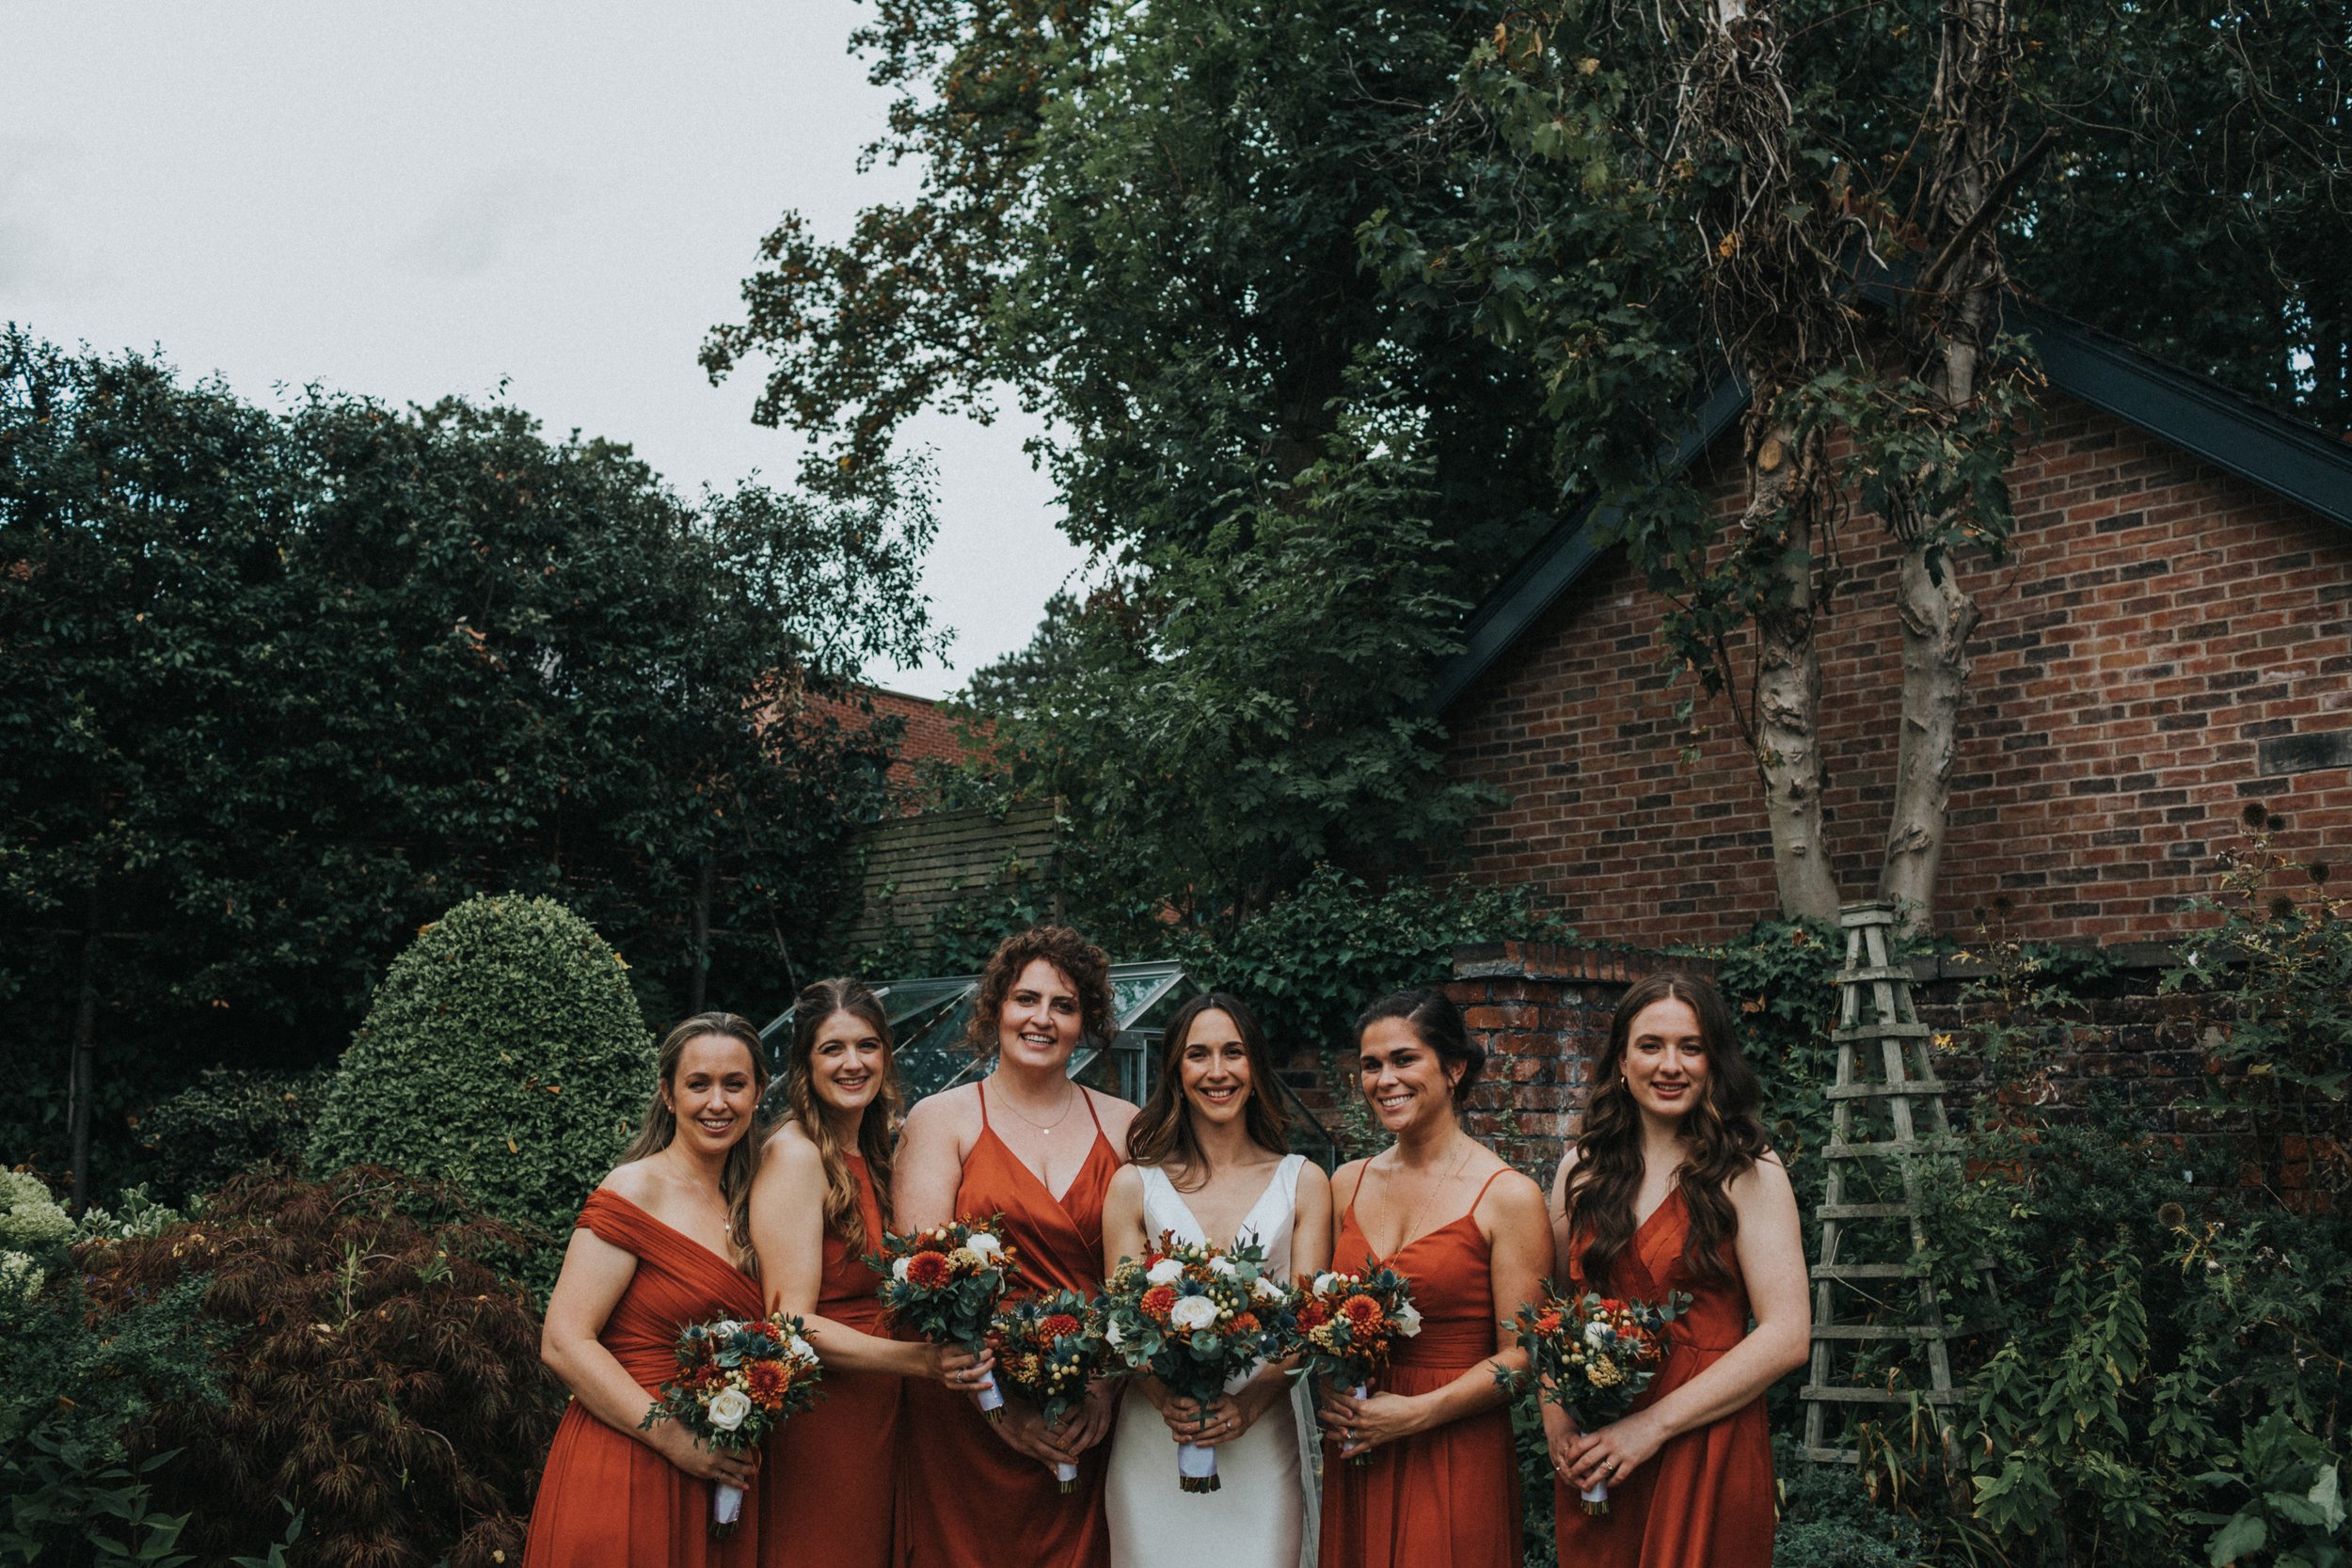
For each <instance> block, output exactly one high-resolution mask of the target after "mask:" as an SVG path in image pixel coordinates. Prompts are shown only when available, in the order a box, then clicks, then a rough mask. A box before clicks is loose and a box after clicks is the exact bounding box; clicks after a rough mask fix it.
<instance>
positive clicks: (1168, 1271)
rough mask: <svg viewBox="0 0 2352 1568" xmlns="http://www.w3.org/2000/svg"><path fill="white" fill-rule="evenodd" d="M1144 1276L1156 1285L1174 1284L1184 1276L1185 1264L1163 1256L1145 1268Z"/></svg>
mask: <svg viewBox="0 0 2352 1568" xmlns="http://www.w3.org/2000/svg"><path fill="white" fill-rule="evenodd" d="M1143 1277H1144V1278H1146V1279H1148V1280H1150V1281H1151V1282H1152V1284H1154V1285H1173V1284H1175V1283H1176V1282H1177V1281H1178V1280H1180V1279H1182V1278H1184V1264H1182V1263H1179V1262H1178V1261H1177V1260H1176V1259H1173V1258H1163V1259H1160V1260H1159V1261H1158V1262H1156V1263H1154V1264H1152V1266H1151V1267H1150V1268H1148V1269H1146V1270H1144V1271H1143Z"/></svg>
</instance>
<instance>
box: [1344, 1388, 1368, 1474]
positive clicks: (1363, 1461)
mask: <svg viewBox="0 0 2352 1568" xmlns="http://www.w3.org/2000/svg"><path fill="white" fill-rule="evenodd" d="M1348 1392H1349V1393H1351V1394H1353V1395H1355V1396H1356V1397H1357V1398H1358V1399H1359V1400H1368V1399H1370V1398H1372V1385H1371V1384H1369V1383H1359V1384H1358V1385H1356V1386H1355V1387H1353V1388H1350V1389H1349V1390H1348ZM1347 1462H1348V1463H1349V1464H1350V1465H1355V1466H1356V1468H1358V1469H1359V1470H1360V1469H1362V1468H1364V1467H1365V1466H1366V1465H1370V1464H1371V1463H1372V1455H1370V1454H1368V1453H1359V1454H1352V1455H1350V1456H1349V1458H1348V1461H1347Z"/></svg>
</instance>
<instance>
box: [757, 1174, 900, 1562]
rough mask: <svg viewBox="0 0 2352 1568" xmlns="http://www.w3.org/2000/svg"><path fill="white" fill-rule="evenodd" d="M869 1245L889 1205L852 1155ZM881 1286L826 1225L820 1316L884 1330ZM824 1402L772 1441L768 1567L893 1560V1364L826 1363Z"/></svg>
mask: <svg viewBox="0 0 2352 1568" xmlns="http://www.w3.org/2000/svg"><path fill="white" fill-rule="evenodd" d="M849 1160H850V1175H851V1176H853V1177H855V1178H856V1180H857V1211H858V1216H859V1217H860V1218H861V1219H863V1220H864V1221H865V1222H866V1237H867V1243H866V1244H867V1246H868V1247H869V1248H876V1249H879V1248H880V1247H881V1245H882V1204H881V1203H880V1201H879V1200H877V1198H876V1197H875V1196H874V1183H873V1180H872V1178H870V1177H869V1176H867V1175H866V1162H865V1161H864V1160H862V1159H860V1158H858V1156H856V1155H854V1154H852V1155H850V1157H849ZM879 1284H880V1280H879V1279H878V1278H877V1277H876V1275H875V1274H874V1271H873V1270H871V1269H869V1268H867V1267H866V1264H865V1262H864V1261H863V1260H862V1259H861V1257H860V1255H859V1251H858V1249H857V1248H855V1247H852V1246H851V1245H850V1243H848V1242H846V1241H844V1240H842V1239H841V1238H840V1237H839V1236H836V1235H834V1233H833V1232H832V1231H830V1230H828V1231H826V1232H825V1254H824V1268H823V1273H822V1274H821V1275H819V1277H818V1286H817V1315H818V1317H820V1318H830V1319H832V1320H833V1321H834V1323H842V1324H844V1325H846V1326H848V1327H850V1328H854V1329H856V1330H858V1331H859V1332H860V1333H864V1334H872V1335H876V1336H881V1337H887V1336H886V1331H885V1330H884V1329H883V1328H882V1301H881V1298H880V1297H878V1296H877V1295H876V1294H875V1290H876V1288H877V1286H878V1285H879ZM904 1389H905V1385H904V1383H903V1382H902V1381H901V1380H900V1379H898V1378H897V1377H893V1376H892V1375H890V1374H889V1373H887V1372H845V1371H840V1370H835V1369H834V1368H831V1367H828V1368H826V1369H825V1378H824V1381H823V1382H822V1383H820V1384H818V1390H819V1392H818V1399H817V1403H816V1404H815V1405H814V1406H813V1407H811V1408H810V1409H807V1410H803V1411H802V1412H801V1413H800V1414H799V1415H798V1416H795V1417H793V1418H791V1419H790V1420H788V1421H787V1422H785V1423H784V1426H783V1428H782V1429H781V1430H779V1431H778V1432H777V1433H776V1434H775V1435H774V1436H772V1437H771V1438H770V1439H769V1440H768V1458H767V1460H766V1462H765V1465H763V1467H762V1468H761V1470H760V1475H759V1514H760V1526H759V1539H760V1542H761V1552H760V1562H761V1564H762V1568H779V1565H781V1568H890V1562H891V1558H892V1554H893V1552H894V1551H895V1549H896V1546H895V1541H896V1537H895V1534H894V1526H895V1517H894V1515H895V1512H896V1510H897V1507H898V1408H899V1401H900V1398H901V1396H902V1394H903V1393H904Z"/></svg>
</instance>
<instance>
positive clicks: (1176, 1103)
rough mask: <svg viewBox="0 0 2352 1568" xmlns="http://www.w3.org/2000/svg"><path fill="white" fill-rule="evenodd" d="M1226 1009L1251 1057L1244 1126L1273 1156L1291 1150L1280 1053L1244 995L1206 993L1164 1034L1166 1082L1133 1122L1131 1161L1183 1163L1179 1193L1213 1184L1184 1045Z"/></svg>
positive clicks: (1129, 1145) (1163, 1072)
mask: <svg viewBox="0 0 2352 1568" xmlns="http://www.w3.org/2000/svg"><path fill="white" fill-rule="evenodd" d="M1208 1012H1220V1013H1223V1014H1224V1015H1225V1016H1226V1017H1228V1018H1230V1019H1232V1021H1233V1028H1234V1030H1235V1032H1236V1033H1238V1034H1239V1035H1240V1036H1241V1048H1242V1052H1243V1053H1244V1054H1245V1055H1247V1056H1248V1058H1249V1101H1248V1104H1246V1105H1244V1106H1243V1107H1242V1125H1243V1126H1244V1127H1246V1128H1248V1130H1249V1141H1250V1142H1251V1143H1254V1144H1256V1145H1257V1146H1258V1147H1259V1148H1263V1149H1264V1150H1265V1151H1266V1152H1267V1153H1269V1154H1287V1153H1289V1152H1290V1147H1291V1143H1290V1135H1289V1133H1288V1132H1286V1131H1285V1130H1284V1125H1283V1123H1284V1117H1283V1116H1282V1107H1281V1104H1280V1102H1279V1101H1277V1100H1276V1099H1275V1098H1274V1095H1273V1094H1272V1092H1271V1090H1272V1087H1273V1084H1274V1073H1275V1067H1274V1057H1273V1054H1272V1053H1270V1052H1268V1051H1267V1050H1266V1043H1265V1034H1264V1032H1263V1031H1262V1030H1261V1029H1260V1028H1259V1027H1258V1021H1257V1020H1256V1019H1255V1018H1252V1017H1251V1016H1250V1013H1249V1009H1248V1007H1245V1006H1242V1004H1241V999H1240V998H1239V997H1236V996H1232V995H1229V994H1227V993H1226V992H1224V991H1221V990H1212V991H1203V992H1202V993H1201V994H1200V995H1199V996H1196V997H1194V998H1193V999H1192V1000H1191V1001H1189V1002H1187V1003H1185V1004H1184V1006H1181V1007H1179V1008H1177V1009H1176V1016H1175V1017H1173V1018H1171V1019H1169V1020H1168V1032H1167V1033H1166V1034H1165V1035H1164V1036H1162V1037H1161V1043H1160V1081H1159V1082H1158V1083H1157V1084H1155V1085H1152V1098H1151V1099H1149V1100H1147V1101H1144V1102H1143V1109H1142V1110H1140V1111H1138V1112H1136V1119H1135V1120H1134V1121H1132V1122H1130V1123H1128V1125H1127V1159H1128V1161H1129V1162H1130V1163H1131V1164H1138V1165H1167V1164H1180V1165H1182V1166H1184V1184H1182V1185H1180V1186H1178V1187H1177V1189H1176V1190H1177V1191H1178V1192H1184V1193H1189V1192H1197V1191H1199V1190H1200V1188H1201V1187H1204V1186H1206V1185H1207V1184H1208V1180H1209V1162H1208V1161H1207V1160H1206V1159H1205V1158H1203V1157H1202V1155H1201V1153H1200V1139H1199V1138H1198V1137H1196V1136H1195V1135H1194V1133H1193V1131H1192V1107H1191V1104H1190V1102H1189V1101H1186V1100H1185V1099H1184V1048H1185V1047H1186V1046H1187V1045H1189V1044H1191V1043H1192V1026H1193V1025H1194V1024H1195V1023H1197V1022H1200V1015H1201V1014H1203V1013H1208Z"/></svg>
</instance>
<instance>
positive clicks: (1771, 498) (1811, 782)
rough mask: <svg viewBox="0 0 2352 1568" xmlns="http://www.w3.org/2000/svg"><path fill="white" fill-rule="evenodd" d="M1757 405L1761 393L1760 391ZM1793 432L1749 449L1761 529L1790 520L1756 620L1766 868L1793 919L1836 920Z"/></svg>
mask: <svg viewBox="0 0 2352 1568" xmlns="http://www.w3.org/2000/svg"><path fill="white" fill-rule="evenodd" d="M1757 398H1758V401H1759V402H1763V401H1765V399H1766V393H1765V392H1764V391H1762V390H1761V389H1759V390H1758V392H1757ZM1805 470H1806V464H1805V462H1804V459H1803V457H1802V456H1801V455H1800V449H1799V444H1798V437H1797V436H1795V434H1794V433H1792V432H1791V431H1790V430H1789V429H1788V427H1787V426H1786V425H1783V424H1780V423H1778V422H1776V421H1774V422H1768V423H1766V425H1765V427H1764V429H1763V431H1762V434H1761V438H1760V439H1758V440H1756V441H1755V442H1754V444H1753V445H1752V446H1751V448H1750V449H1749V452H1748V517H1747V521H1748V522H1749V524H1750V525H1751V527H1752V528H1760V527H1761V526H1763V524H1764V522H1765V520H1766V519H1768V518H1771V517H1772V516H1773V515H1776V514H1778V515H1785V516H1786V518H1787V524H1786V531H1785V532H1783V533H1781V534H1780V536H1779V541H1778V542H1779V544H1780V545H1781V546H1782V549H1781V552H1780V555H1779V558H1778V559H1779V564H1778V566H1777V567H1776V570H1777V571H1778V573H1779V574H1780V576H1781V578H1782V579H1783V581H1784V582H1785V583H1786V585H1787V592H1786V595H1785V597H1784V598H1783V600H1782V602H1780V603H1777V604H1775V605H1774V606H1773V607H1772V609H1771V610H1767V611H1766V612H1765V613H1763V614H1762V615H1759V616H1758V617H1757V618H1756V773H1757V775H1758V777H1759V778H1761V780H1762V781H1763V784H1764V811H1765V816H1766V817H1767V818H1768V819H1769V820H1770V822H1771V824H1772V874H1773V878H1774V879H1775V880H1776V881H1777V882H1778V884H1779V888H1780V912H1781V914H1782V915H1783V916H1785V917H1786V918H1788V919H1790V920H1798V919H1814V920H1835V919H1836V918H1837V882H1836V878H1834V877H1833V876H1832V875H1831V873H1830V864H1829V847H1828V846H1827V845H1826V844H1824V843H1823V842H1822V839H1821V749H1820V711H1821V661H1820V655H1819V653H1818V652H1817V651H1816V649H1815V646H1814V641H1813V609H1814V605H1813V513H1812V498H1811V496H1810V495H1809V494H1807V493H1806V492H1808V491H1809V490H1810V488H1811V481H1810V479H1809V477H1808V476H1807V474H1806V471H1805Z"/></svg>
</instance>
